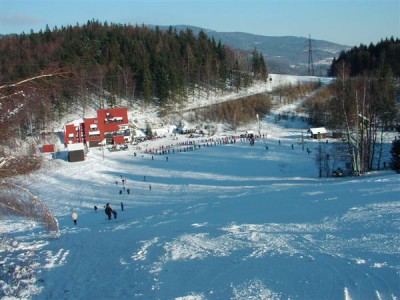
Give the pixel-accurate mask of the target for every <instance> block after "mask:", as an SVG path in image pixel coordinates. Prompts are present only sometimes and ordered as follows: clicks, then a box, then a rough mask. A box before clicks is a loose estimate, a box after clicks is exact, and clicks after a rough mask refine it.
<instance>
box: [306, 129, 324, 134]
mask: <svg viewBox="0 0 400 300" xmlns="http://www.w3.org/2000/svg"><path fill="white" fill-rule="evenodd" d="M309 130H310V132H311V134H318V133H320V134H324V133H327V131H326V129H325V127H317V128H310V129H309Z"/></svg>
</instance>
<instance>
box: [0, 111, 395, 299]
mask: <svg viewBox="0 0 400 300" xmlns="http://www.w3.org/2000/svg"><path fill="white" fill-rule="evenodd" d="M279 109H280V110H290V109H291V108H290V107H284V108H279ZM276 112H277V110H275V111H274V112H273V113H276ZM273 113H272V114H271V115H269V116H267V117H266V118H265V119H263V120H261V131H262V134H264V136H267V138H264V139H261V140H258V141H256V143H255V145H254V146H250V144H249V143H248V141H245V140H240V139H239V140H236V142H235V143H228V144H221V143H214V142H215V141H216V140H217V139H218V138H222V137H223V136H230V135H232V134H234V133H232V132H225V133H224V132H220V133H219V135H218V136H217V137H214V142H211V141H206V140H205V139H207V138H208V137H205V138H204V139H200V138H199V139H197V140H196V141H197V143H196V145H197V147H196V150H193V151H192V150H191V149H189V148H188V147H189V145H182V143H183V142H187V141H193V140H190V139H189V138H187V137H184V136H178V139H176V138H173V137H171V136H167V138H165V139H160V140H157V141H154V142H146V144H145V145H143V144H142V145H138V146H139V147H141V148H140V149H135V148H133V147H131V148H130V149H129V150H128V151H120V152H108V151H105V152H104V156H103V152H102V151H101V150H100V149H91V151H90V152H89V154H88V156H87V159H86V160H85V161H84V162H79V163H67V162H64V161H61V160H53V161H49V162H48V163H47V164H46V167H45V168H44V169H42V170H40V171H39V172H37V173H35V174H32V175H30V176H27V177H23V178H21V179H20V180H21V181H23V183H24V184H25V185H26V186H27V187H28V188H29V189H30V190H31V192H33V193H34V194H37V195H39V196H40V197H41V198H42V199H43V201H44V202H45V203H46V204H47V205H48V207H49V208H50V209H51V210H52V211H53V213H54V214H55V216H56V218H57V219H58V222H59V225H60V233H61V234H60V236H59V237H58V238H52V237H50V236H49V235H48V234H47V233H46V232H45V231H44V230H42V229H41V228H40V226H39V225H38V224H36V223H34V222H32V221H29V220H5V221H4V220H3V221H2V222H1V225H0V231H1V233H2V235H3V244H2V247H1V249H2V252H0V256H1V258H0V260H1V264H2V267H1V272H6V270H9V272H10V273H13V272H14V273H15V274H19V276H21V278H22V282H21V283H20V285H19V286H16V285H15V284H13V281H12V280H11V279H10V276H5V274H3V275H4V276H2V277H1V278H0V280H3V281H0V285H1V288H2V291H3V294H5V295H7V294H8V295H18V296H19V298H26V299H97V300H100V299H186V300H189V299H190V300H193V299H399V298H400V176H399V175H398V174H395V173H393V172H392V171H389V170H385V171H380V172H372V173H370V174H366V175H364V176H361V177H357V178H355V177H347V178H346V177H345V178H336V179H333V178H319V176H318V175H319V173H318V166H317V165H316V162H315V155H316V153H317V150H318V147H319V143H318V141H313V140H309V139H307V140H306V144H305V148H309V149H311V151H312V153H311V154H307V152H306V151H304V150H303V149H302V146H301V145H300V141H301V135H302V131H303V132H304V128H306V125H305V124H302V123H301V122H299V121H296V122H293V121H281V122H278V123H275V122H274V117H273ZM247 129H248V130H254V131H258V124H253V125H252V126H250V127H249V128H247ZM242 130H243V132H244V131H245V130H246V128H242ZM207 142H208V146H207ZM333 142H334V141H329V144H331V143H333ZM161 145H163V146H164V148H163V149H164V150H169V153H166V154H164V155H159V154H157V155H155V154H153V155H152V154H148V153H144V152H143V149H150V148H158V147H160V146H161ZM266 145H267V146H268V150H267V149H266V147H265V146H266ZM292 145H293V148H292ZM167 146H169V147H168V148H167ZM135 154H136V155H135ZM167 157H168V159H167ZM122 179H124V180H125V184H124V185H122ZM150 187H151V189H150ZM124 188H125V190H124ZM128 188H129V189H130V194H128V193H127V191H126V189H128ZM121 190H122V194H120V191H121ZM121 202H123V203H124V211H122V210H121V207H120V203H121ZM106 203H110V204H111V206H112V207H113V208H115V209H116V210H117V211H118V217H117V219H112V220H108V219H107V218H106V215H105V213H104V206H105V204H106ZM94 205H96V206H98V207H99V210H98V211H97V212H95V210H94ZM74 210H75V211H77V212H78V215H79V217H78V222H77V225H76V226H75V225H74V224H73V221H72V219H71V213H72V211H74ZM16 268H20V271H19V272H16ZM4 278H8V280H7V281H4ZM15 282H16V281H15ZM16 298H17V297H16ZM4 299H14V298H12V297H4Z"/></svg>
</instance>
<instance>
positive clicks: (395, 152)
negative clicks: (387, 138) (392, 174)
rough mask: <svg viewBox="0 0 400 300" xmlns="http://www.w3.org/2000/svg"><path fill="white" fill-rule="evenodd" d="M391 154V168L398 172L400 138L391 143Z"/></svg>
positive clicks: (399, 167)
mask: <svg viewBox="0 0 400 300" xmlns="http://www.w3.org/2000/svg"><path fill="white" fill-rule="evenodd" d="M390 153H391V154H392V169H393V170H395V171H396V172H398V173H400V140H399V139H396V140H394V141H393V143H392V149H391V150H390Z"/></svg>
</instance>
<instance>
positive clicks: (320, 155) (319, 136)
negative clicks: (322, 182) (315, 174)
mask: <svg viewBox="0 0 400 300" xmlns="http://www.w3.org/2000/svg"><path fill="white" fill-rule="evenodd" d="M317 136H318V149H319V177H320V178H321V177H322V153H321V152H322V151H321V133H320V132H318V135H317Z"/></svg>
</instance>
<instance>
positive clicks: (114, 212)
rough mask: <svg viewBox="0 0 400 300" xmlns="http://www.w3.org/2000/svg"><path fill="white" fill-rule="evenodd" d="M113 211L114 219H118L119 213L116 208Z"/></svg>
mask: <svg viewBox="0 0 400 300" xmlns="http://www.w3.org/2000/svg"><path fill="white" fill-rule="evenodd" d="M112 213H113V215H114V219H116V218H117V215H118V213H117V211H116V210H115V209H113V210H112Z"/></svg>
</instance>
